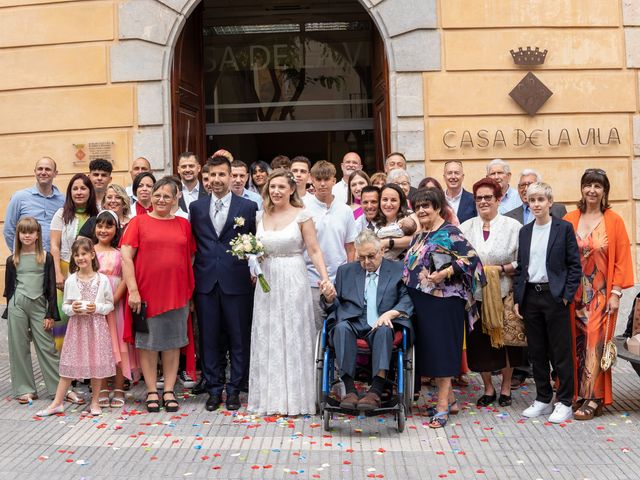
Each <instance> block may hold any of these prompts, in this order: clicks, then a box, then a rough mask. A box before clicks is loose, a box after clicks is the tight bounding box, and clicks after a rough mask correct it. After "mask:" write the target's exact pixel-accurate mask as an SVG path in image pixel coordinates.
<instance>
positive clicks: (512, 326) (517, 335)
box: [502, 291, 527, 347]
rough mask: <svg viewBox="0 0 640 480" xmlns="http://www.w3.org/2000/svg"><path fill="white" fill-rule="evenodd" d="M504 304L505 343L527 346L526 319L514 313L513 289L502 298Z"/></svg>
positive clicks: (510, 345) (507, 344) (511, 345)
mask: <svg viewBox="0 0 640 480" xmlns="http://www.w3.org/2000/svg"><path fill="white" fill-rule="evenodd" d="M502 304H503V305H504V326H503V337H504V344H505V345H506V346H508V347H526V346H527V336H526V334H525V333H524V320H523V319H522V318H518V317H517V316H516V314H515V313H513V305H514V300H513V291H510V292H509V293H508V294H507V296H506V297H504V298H503V299H502Z"/></svg>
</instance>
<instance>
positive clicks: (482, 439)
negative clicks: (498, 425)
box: [480, 438, 489, 442]
mask: <svg viewBox="0 0 640 480" xmlns="http://www.w3.org/2000/svg"><path fill="white" fill-rule="evenodd" d="M480 441H481V442H488V441H489V439H488V438H481V439H480Z"/></svg>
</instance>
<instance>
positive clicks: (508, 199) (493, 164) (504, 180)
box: [487, 158, 522, 215]
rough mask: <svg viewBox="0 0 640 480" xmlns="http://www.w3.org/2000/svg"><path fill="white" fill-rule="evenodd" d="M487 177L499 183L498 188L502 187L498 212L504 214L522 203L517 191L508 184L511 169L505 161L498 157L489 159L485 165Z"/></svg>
mask: <svg viewBox="0 0 640 480" xmlns="http://www.w3.org/2000/svg"><path fill="white" fill-rule="evenodd" d="M487 177H491V178H493V179H494V180H495V181H496V182H498V183H499V184H500V188H502V199H501V200H500V205H498V212H499V213H501V214H503V215H504V214H505V213H507V212H510V211H511V210H513V209H514V208H517V207H519V206H520V205H522V200H521V199H520V195H519V194H518V191H517V190H516V189H515V188H513V187H512V186H511V185H509V182H510V181H511V169H510V168H509V165H508V164H507V162H505V161H504V160H502V159H500V158H495V159H493V160H491V161H490V162H489V164H488V165H487Z"/></svg>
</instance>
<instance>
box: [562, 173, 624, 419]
mask: <svg viewBox="0 0 640 480" xmlns="http://www.w3.org/2000/svg"><path fill="white" fill-rule="evenodd" d="M580 189H581V192H582V198H581V200H580V201H579V202H578V209H577V210H574V211H573V212H570V213H568V214H567V215H566V216H565V220H567V221H569V222H570V223H571V224H573V228H574V230H575V232H576V237H577V240H578V248H579V250H580V260H581V262H582V280H581V282H580V286H579V287H578V291H577V292H576V297H575V302H574V305H573V306H572V308H571V314H572V317H573V318H572V320H573V321H572V329H573V333H574V338H575V343H574V345H573V347H574V349H575V352H574V353H575V356H576V363H575V367H576V369H577V370H576V374H575V379H576V382H577V385H576V389H575V391H576V392H577V396H578V398H579V401H578V402H577V405H578V406H579V408H578V409H577V410H576V412H575V414H574V417H575V419H576V420H591V419H592V418H593V417H594V416H595V417H597V416H600V415H601V414H602V407H603V406H604V405H610V404H611V403H612V401H613V395H612V383H611V370H610V369H609V370H607V371H606V372H603V371H602V369H601V368H600V359H601V358H602V352H603V348H604V344H605V342H606V341H608V340H610V339H611V337H612V335H613V332H614V330H615V324H616V318H617V316H618V307H619V304H620V297H621V296H622V289H623V288H628V287H631V286H633V263H632V260H631V247H630V243H629V236H628V235H627V231H626V229H625V226H624V220H623V219H622V217H620V216H619V215H618V214H616V213H614V212H613V211H612V210H611V206H610V205H609V189H610V184H609V179H608V178H607V174H606V173H605V171H604V170H601V169H597V168H589V169H587V170H585V172H584V174H583V175H582V178H581V180H580ZM607 317H609V329H608V331H607V330H606V327H607Z"/></svg>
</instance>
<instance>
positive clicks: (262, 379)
mask: <svg viewBox="0 0 640 480" xmlns="http://www.w3.org/2000/svg"><path fill="white" fill-rule="evenodd" d="M263 192H264V193H263V198H264V211H263V212H259V213H258V217H257V219H256V220H257V233H256V236H257V237H258V239H259V240H260V241H261V242H262V243H263V245H264V249H265V256H264V257H263V258H262V259H261V260H262V265H261V267H262V271H263V273H264V275H265V278H266V280H267V281H268V282H269V285H270V286H271V291H270V292H268V293H264V292H263V291H262V289H261V288H256V293H255V300H254V304H253V324H252V328H251V366H250V369H249V405H248V410H249V411H251V412H255V413H258V414H262V415H264V414H281V415H300V414H313V413H315V409H316V407H315V383H314V368H315V358H314V344H315V333H316V329H315V323H314V316H313V305H312V300H311V298H312V297H311V286H310V284H309V279H308V276H307V268H306V265H305V261H304V258H303V252H304V250H305V248H306V250H307V253H308V254H309V257H310V258H311V260H312V262H313V264H314V266H315V267H316V269H317V270H318V272H319V273H320V277H321V279H322V280H321V282H320V289H321V291H323V292H327V291H328V290H330V289H332V288H333V285H332V284H331V281H330V280H329V276H328V274H327V269H326V267H325V263H324V260H323V258H322V253H321V252H320V248H319V246H318V241H317V238H316V231H315V226H314V224H313V220H312V219H311V215H310V214H309V213H307V211H306V210H304V205H303V203H302V201H301V200H300V198H299V197H298V194H297V192H296V182H295V179H294V177H293V175H292V174H291V173H290V172H288V171H286V170H283V169H278V170H276V171H274V172H273V173H272V174H271V175H269V178H268V180H267V183H266V185H265V188H264V191H263Z"/></svg>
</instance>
